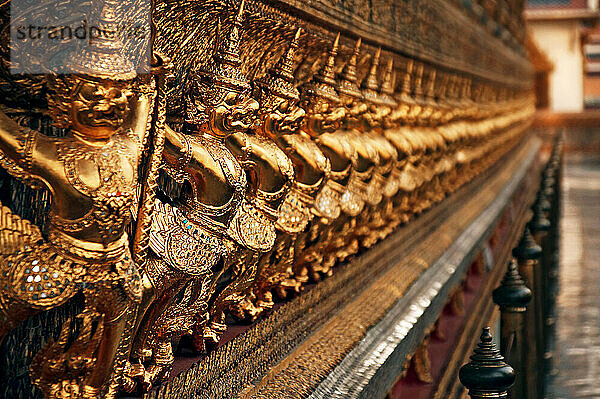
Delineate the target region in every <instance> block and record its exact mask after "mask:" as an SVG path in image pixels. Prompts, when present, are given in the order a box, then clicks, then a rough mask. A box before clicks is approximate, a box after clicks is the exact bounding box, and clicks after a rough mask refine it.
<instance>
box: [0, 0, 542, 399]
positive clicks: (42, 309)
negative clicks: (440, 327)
mask: <svg viewBox="0 0 600 399" xmlns="http://www.w3.org/2000/svg"><path fill="white" fill-rule="evenodd" d="M143 3H144V2H143V1H137V0H131V1H116V0H104V1H102V0H92V1H90V2H89V4H87V3H86V2H83V3H82V4H83V5H81V4H80V5H79V6H80V7H88V6H89V7H91V8H92V9H93V10H95V12H96V13H97V15H98V23H99V24H100V26H101V27H102V28H103V29H105V30H107V31H111V30H115V31H116V32H118V27H119V24H120V23H121V22H123V20H127V21H138V20H139V21H144V18H145V17H144V15H145V14H144V13H143V11H144V10H145V9H143V7H144V6H150V8H151V10H150V11H151V12H150V14H151V20H150V21H148V22H149V32H150V35H149V36H148V37H145V38H143V39H140V40H127V38H126V37H124V36H122V35H119V34H118V33H117V34H116V35H111V36H107V37H102V36H100V37H94V38H92V37H91V38H90V39H89V41H88V43H87V47H84V48H83V49H81V50H77V51H74V52H66V53H64V54H62V53H58V52H57V53H54V51H55V49H54V48H53V47H51V48H48V49H46V50H45V51H47V54H48V57H47V58H48V59H52V60H54V61H53V62H56V59H57V57H58V59H60V60H61V62H62V64H61V67H63V68H67V69H65V70H68V73H66V74H56V73H48V74H45V75H31V74H30V75H27V74H14V73H12V72H11V68H12V67H14V65H12V64H11V58H10V54H11V53H10V50H11V45H12V46H15V44H14V42H13V44H11V43H10V40H9V39H10V34H9V31H10V17H11V15H10V2H5V3H3V4H2V5H0V11H1V17H2V22H3V24H2V31H1V35H2V38H3V42H2V47H1V48H0V50H1V55H2V68H1V70H0V79H1V81H0V91H1V92H2V93H3V94H4V98H3V99H2V100H0V103H1V105H0V108H1V109H0V110H1V111H2V113H1V114H0V166H1V167H2V170H1V171H0V172H1V173H0V182H1V184H2V194H1V195H0V201H1V203H0V205H2V207H1V209H0V269H1V270H0V339H1V340H2V347H1V351H0V364H1V365H2V367H0V369H2V370H4V371H2V372H1V373H2V374H1V375H2V376H3V377H4V379H5V380H6V381H8V382H7V384H6V385H4V386H3V387H2V388H1V389H0V396H2V397H42V396H43V397H46V398H67V397H69V398H97V397H106V398H112V397H116V396H117V395H130V396H136V397H137V396H142V395H147V396H148V397H161V398H167V397H168V398H170V397H188V396H194V397H195V396H196V395H199V396H202V395H208V396H216V397H224V398H225V397H237V396H244V395H246V396H247V397H250V396H253V395H254V396H255V397H265V396H264V395H267V397H290V396H288V395H291V392H294V395H297V396H298V397H306V396H309V395H310V394H311V390H312V389H314V388H315V384H316V383H318V380H317V377H315V375H318V376H319V377H318V378H320V379H325V378H326V375H327V373H328V372H330V371H331V370H333V368H334V367H335V366H336V364H337V363H338V362H339V360H340V359H341V358H342V357H344V356H345V355H347V354H348V351H349V350H350V349H351V348H352V347H353V345H355V344H356V343H357V342H358V341H359V340H360V339H362V337H363V335H362V334H364V332H365V329H366V328H367V327H369V326H373V325H375V324H376V323H378V320H379V319H380V318H382V317H384V316H385V314H386V312H387V311H389V309H391V308H392V306H393V304H394V303H395V302H396V301H397V300H399V299H400V298H401V297H402V295H403V293H404V292H405V290H407V289H408V288H409V286H410V283H411V282H414V281H417V279H418V278H419V276H420V273H421V272H425V271H426V270H427V269H428V267H429V265H430V264H432V263H431V262H433V260H434V258H431V259H430V258H429V257H427V256H424V257H423V258H419V261H417V263H416V264H417V265H419V266H418V267H410V266H407V265H402V264H401V263H402V262H404V261H405V260H406V259H412V258H406V259H404V258H403V255H402V253H398V252H397V251H398V249H396V252H394V251H392V252H393V253H394V256H391V253H392V252H390V254H389V258H387V260H386V262H387V263H385V265H384V264H381V265H377V264H376V263H377V262H376V261H375V260H373V262H372V263H370V262H369V261H363V260H362V259H368V258H369V257H381V256H383V255H381V254H382V252H381V251H382V248H385V247H386V246H393V245H396V244H398V243H402V245H404V242H405V241H406V243H411V244H410V245H413V244H414V245H416V241H415V240H414V239H409V238H408V236H407V237H406V240H405V239H404V238H403V237H405V236H404V234H406V231H408V230H410V231H412V232H413V233H411V234H414V237H417V236H420V237H422V239H423V240H427V239H428V240H430V241H432V244H431V246H430V247H429V248H430V250H431V254H432V255H431V256H434V255H433V254H437V255H440V256H441V254H443V253H444V248H445V247H443V245H450V244H451V243H452V242H454V240H458V239H459V237H460V236H459V235H458V233H459V232H460V231H462V230H460V229H463V228H467V227H468V226H469V224H468V223H467V222H469V223H470V222H473V223H475V221H476V217H477V215H478V214H479V213H481V212H484V210H485V209H486V208H485V207H484V204H493V202H492V199H493V198H494V196H495V195H498V198H503V201H505V202H507V203H508V201H509V200H510V198H509V197H508V196H507V195H504V197H506V198H504V197H503V196H502V195H500V193H501V192H503V191H502V190H503V187H504V186H508V185H509V183H510V182H511V181H512V180H511V179H517V177H515V176H519V179H524V178H525V177H524V176H527V174H526V173H525V169H523V168H524V166H523V165H527V166H528V165H529V164H530V163H531V162H533V159H534V156H533V153H534V152H535V151H534V149H536V148H537V147H536V145H537V142H536V141H535V140H533V139H531V138H530V137H529V136H530V135H529V134H528V133H527V132H528V127H529V125H530V119H531V117H532V114H533V111H534V98H533V93H532V70H531V67H530V64H529V61H528V60H527V58H526V54H525V50H524V46H523V40H524V34H523V32H524V27H523V20H522V17H521V13H522V7H523V4H522V2H520V1H484V2H482V3H481V4H479V3H477V2H470V1H462V2H458V1H456V2H450V1H433V0H432V1H426V2H422V1H378V2H376V1H335V2H325V1H317V2H311V3H305V2H299V1H295V0H281V1H279V0H272V1H271V0H264V1H255V0H248V1H244V0H241V1H238V0H235V1H219V0H207V1H175V0H156V1H152V2H148V4H147V5H144V4H143ZM65 4H68V2H67V3H64V2H55V1H48V2H42V3H41V4H40V5H35V6H34V7H33V8H32V9H33V10H34V12H35V13H36V15H40V16H47V15H49V17H48V18H50V17H52V16H53V15H54V14H53V12H49V11H48V14H47V15H46V14H45V11H44V10H54V11H55V10H56V9H60V10H66V11H67V14H68V10H69V8H68V5H65ZM146 11H147V10H146ZM63 15H64V14H63ZM12 17H13V18H16V16H15V15H12ZM19 17H21V16H19ZM12 50H13V51H14V48H13V49H12ZM57 54H58V55H57ZM132 54H133V55H134V57H132ZM59 56H60V57H59ZM136 57H137V59H136ZM136 61H147V63H148V65H149V68H148V69H147V70H140V69H139V68H136V65H137V64H136ZM21 66H22V65H21ZM521 169H523V170H521ZM510 184H513V183H510ZM514 184H516V183H514ZM514 184H513V185H514ZM513 188H514V187H513ZM466 193H470V194H466ZM461 196H462V197H461ZM467 197H468V198H470V202H468V203H467V202H466V200H465V201H464V202H461V200H459V199H458V198H463V199H464V198H467ZM486 201H487V202H486ZM498 206H499V205H498ZM449 207H456V209H457V215H460V216H456V215H455V216H453V217H452V215H451V214H452V212H451V211H450V210H449V209H450V208H449ZM444 209H446V210H444ZM498 212H500V208H499V210H498ZM435 215H437V216H435ZM481 223H483V222H481ZM489 223H490V224H491V223H492V221H491V219H490V221H489ZM484 224H485V223H484ZM436 225H437V226H439V231H438V232H436V230H435V228H434V226H436ZM407 229H408V230H407ZM435 234H440V235H441V236H439V237H438V236H437V235H435ZM440 237H441V238H440ZM423 242H425V241H423ZM392 243H396V244H392ZM407 245H408V244H407ZM473 245H475V244H473ZM400 247H401V246H399V247H398V248H400ZM411 248H412V249H411ZM409 249H410V250H416V247H412V246H409V247H407V249H406V251H407V252H406V253H407V254H408V253H409V252H410V251H409ZM437 255H436V256H437ZM384 258H385V257H384ZM357 262H358V263H357ZM361 262H362V263H361ZM390 262H391V263H390ZM394 262H396V263H397V264H396V263H394ZM350 265H353V266H350ZM396 267H397V268H400V269H399V270H401V272H398V273H392V268H396ZM369 270H379V271H378V273H384V272H385V271H386V270H387V272H388V273H392V274H390V275H393V276H394V277H393V278H391V279H388V280H387V282H386V283H380V284H383V285H382V286H381V287H380V288H377V285H376V284H374V285H373V287H375V288H369V289H372V290H374V291H372V293H371V294H370V295H368V296H369V297H370V298H375V299H374V302H373V303H370V302H368V301H365V302H361V303H364V304H365V305H366V304H367V303H369V306H373V308H371V310H370V311H369V312H363V311H362V310H360V309H356V311H357V312H358V313H356V314H357V315H358V316H356V318H354V319H352V323H354V324H353V325H354V326H360V328H358V329H357V328H355V329H351V328H349V329H348V330H347V332H346V334H344V331H345V330H344V329H343V328H339V327H340V326H341V325H343V323H342V322H341V321H340V320H337V321H335V320H334V319H333V317H332V314H333V313H332V312H333V311H334V310H335V309H336V308H337V307H341V306H346V305H347V306H349V307H350V306H351V305H352V301H356V300H357V298H359V296H358V294H359V293H360V292H361V290H362V289H364V288H365V287H368V286H369V285H367V283H366V281H369V284H371V283H373V281H371V280H369V279H371V278H374V277H373V276H374V275H373V276H369ZM405 273H406V274H405ZM332 276H333V277H332ZM352 276H354V277H352ZM344 279H345V280H344ZM365 279H366V280H365ZM351 287H354V289H351ZM369 287H370V286H369ZM378 289H380V290H381V291H377V290H378ZM349 290H350V291H349ZM388 290H389V291H388ZM367 292H371V291H367ZM377 292H381V293H385V292H387V294H385V295H378V294H377ZM325 298H328V300H331V301H333V302H328V305H327V306H329V308H327V307H326V306H325V305H318V304H320V303H321V301H322V300H324V299H325ZM311 301H312V302H311ZM353 306H356V305H353ZM327 309H329V310H327ZM363 310H364V309H363ZM324 323H325V324H326V323H332V325H336V326H338V328H333V327H330V328H329V329H328V330H327V331H329V332H330V333H331V334H333V337H332V336H331V335H327V334H325V335H323V338H322V339H323V340H322V341H319V342H320V345H321V346H322V345H323V344H324V343H325V342H326V341H327V342H331V343H332V345H331V347H330V348H329V349H326V348H322V349H323V350H322V351H321V352H320V351H319V349H318V347H319V345H318V342H317V343H315V341H314V339H313V341H311V340H310V339H308V337H309V335H311V334H313V333H314V332H315V331H316V330H317V329H318V328H321V326H322V325H323V324H324ZM335 323H338V324H335ZM339 323H342V324H339ZM278 331H281V334H279V335H281V336H285V340H284V341H285V342H284V343H281V342H280V343H279V344H277V345H275V344H273V346H272V347H270V346H269V343H270V342H271V341H273V342H275V341H277V340H276V339H275V335H277V332H278ZM335 331H337V333H333V332H335ZM280 338H281V337H280ZM330 340H331V341H330ZM282 342H283V341H282ZM334 343H335V344H334ZM311 345H312V346H311ZM303 346H305V347H308V348H309V349H307V350H306V352H304V354H303V355H300V357H299V358H296V359H305V360H302V361H299V363H297V364H298V365H297V367H299V369H294V368H293V367H291V368H290V367H288V368H286V367H285V364H287V365H288V366H289V365H292V364H293V365H296V363H294V360H293V359H292V358H290V359H288V360H286V359H285V357H286V355H287V353H288V351H291V350H292V349H294V348H296V347H303ZM252 348H254V349H252ZM315 348H317V349H315ZM333 349H337V351H335V350H333ZM252 352H255V353H254V354H253V353H252ZM319 353H321V355H319ZM309 355H310V356H309ZM253 356H256V363H254V364H252V362H251V363H244V364H245V365H246V366H244V369H243V370H240V369H236V368H235V367H233V366H232V364H238V363H241V362H247V361H249V360H252V359H253ZM303 356H305V357H306V358H305V357H303ZM315 356H316V357H319V356H321V357H322V358H323V359H321V360H322V361H321V362H313V361H312V360H307V359H313V358H314V357H315ZM410 356H412V353H411V354H410ZM186 359H187V360H186ZM236 359H237V360H236ZM232 362H233V363H232ZM286 362H287V363H286ZM303 362H305V363H303ZM306 362H308V363H310V364H311V366H314V368H311V367H305V366H303V364H304V365H306V364H307V363H306ZM294 367H296V366H294ZM302 368H304V372H303V371H302V370H300V369H302ZM173 369H175V370H176V371H177V372H180V371H183V374H179V375H180V377H177V378H175V379H174V380H173V377H174V376H175V375H176V374H177V372H176V371H173ZM284 369H285V371H282V370H284ZM232 370H236V371H235V372H234V371H232ZM294 370H296V371H294ZM279 371H281V374H277V373H278V372H279ZM228 373H233V374H232V375H229V374H228ZM311 373H312V374H311ZM224 376H229V377H230V378H229V377H228V378H229V379H230V382H229V383H225V382H224ZM303 379H304V380H303ZM184 380H185V381H186V382H184ZM265 381H266V382H265ZM269 381H270V382H273V381H274V383H270V382H269ZM277 381H283V383H282V384H281V385H280V384H279V383H278V382H277ZM302 381H304V382H302ZM308 381H310V383H309V382H308ZM263 382H264V384H263ZM273 384H275V385H273ZM296 384H297V385H296ZM277 387H279V388H277ZM280 388H281V389H280ZM263 389H264V392H266V393H264V392H263ZM261 392H263V393H261ZM315 392H317V391H315ZM261 395H263V396H261ZM292 396H293V395H292Z"/></svg>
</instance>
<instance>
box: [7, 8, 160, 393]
mask: <svg viewBox="0 0 600 399" xmlns="http://www.w3.org/2000/svg"><path fill="white" fill-rule="evenodd" d="M115 7H116V4H115V3H114V2H112V1H106V2H105V3H104V5H103V7H102V9H101V16H100V21H99V24H100V26H101V27H103V28H104V29H107V30H110V29H113V28H114V24H115V22H116V21H114V19H112V18H113V16H114V14H113V12H114V9H115ZM121 46H122V43H120V41H119V40H118V39H117V38H116V37H113V38H112V40H94V39H92V40H90V43H89V47H88V48H87V49H86V50H85V51H83V52H80V53H78V54H77V55H73V54H71V55H68V56H67V58H66V59H65V61H66V62H68V63H69V66H70V67H71V68H73V70H76V71H79V72H80V74H79V75H67V76H52V75H51V76H49V77H48V79H49V83H48V86H49V88H50V89H51V93H50V94H49V101H48V103H49V105H50V107H51V111H50V115H51V116H52V118H53V121H54V123H56V124H57V125H58V126H61V127H63V128H68V129H69V133H68V135H67V136H66V137H64V138H50V137H48V136H45V135H43V134H41V133H39V132H34V131H31V130H29V131H26V132H24V131H23V128H21V127H20V126H18V125H17V124H16V123H15V122H14V121H13V120H11V119H10V118H9V117H7V116H6V115H5V114H1V115H0V118H1V119H2V128H1V129H0V131H1V133H0V135H1V139H0V149H1V152H2V154H1V155H0V156H1V157H2V159H3V166H5V167H6V166H8V165H7V162H10V163H13V164H14V166H15V169H14V170H18V172H19V173H16V174H15V175H16V177H17V178H24V180H25V181H26V182H29V181H32V179H33V180H34V181H36V182H41V183H42V184H44V185H45V186H46V187H48V188H49V189H50V190H51V192H52V195H53V202H52V209H51V213H50V224H49V228H48V236H47V239H43V238H42V237H41V236H40V235H39V232H38V231H37V230H36V228H34V227H33V226H32V225H30V224H29V223H28V222H27V221H25V220H20V218H19V217H18V216H17V215H14V214H11V213H10V212H9V211H8V210H7V209H6V208H3V210H4V214H5V216H6V217H7V219H4V220H6V222H7V223H5V224H4V225H3V226H2V231H3V234H5V233H6V232H7V231H9V230H12V232H11V238H12V239H11V240H9V241H4V245H3V248H2V250H1V251H0V252H1V253H2V257H1V258H0V265H1V267H2V269H3V270H2V276H3V277H2V280H3V282H2V287H3V289H2V292H1V296H2V306H1V309H0V310H1V313H2V318H3V323H2V325H3V331H2V338H4V336H5V334H6V333H7V332H8V331H9V330H10V329H12V328H14V327H15V326H16V325H17V324H19V323H20V322H21V321H23V320H24V319H26V318H28V317H30V316H32V315H33V314H36V313H38V312H40V311H44V310H48V309H50V308H54V307H56V306H59V305H60V304H62V303H65V302H66V301H67V300H69V299H70V298H71V297H73V296H74V295H75V294H76V293H77V292H82V293H83V295H84V297H85V310H84V311H83V313H81V314H80V315H79V316H77V317H78V318H79V319H81V320H82V323H83V327H82V329H81V330H80V331H79V334H78V335H77V336H76V337H75V338H74V342H73V343H71V342H69V337H67V336H65V334H67V331H68V327H67V325H66V324H68V323H66V324H65V325H64V326H63V332H62V333H61V336H60V338H59V340H57V341H56V342H54V341H51V342H49V343H48V344H47V345H46V346H45V347H43V348H42V350H41V351H40V352H39V353H37V355H36V356H35V359H34V362H33V363H32V365H31V375H32V380H33V382H34V383H35V384H36V385H38V387H39V388H40V390H41V391H42V392H44V394H45V396H46V397H50V398H52V397H98V396H100V395H103V394H107V395H110V392H109V393H107V387H108V381H109V378H110V376H111V374H112V370H113V363H116V362H117V361H118V355H119V352H118V347H119V343H120V341H121V339H122V338H123V335H124V334H126V325H127V321H128V317H129V310H130V309H135V307H136V306H137V303H138V302H139V300H140V295H141V286H140V276H139V273H138V268H137V266H136V265H135V264H134V263H133V260H132V257H131V254H130V251H129V246H128V240H127V234H126V233H125V229H126V227H127V224H128V223H129V213H130V210H131V207H132V204H133V201H134V196H135V191H136V183H137V167H138V161H139V159H140V155H141V151H142V140H143V136H144V134H145V131H146V126H147V121H148V119H149V113H150V109H151V102H152V98H151V96H149V95H148V94H147V93H146V94H144V93H139V92H138V93H135V94H134V91H135V86H136V84H135V83H134V81H133V79H135V77H136V74H135V71H134V69H133V66H132V65H131V64H130V63H129V62H128V61H126V60H125V59H124V58H122V57H121V56H120V55H119V50H120V49H121ZM126 121H127V122H126ZM24 133H26V137H27V139H26V140H22V137H23V134H24ZM7 229H8V230H7ZM32 239H35V240H36V241H35V242H32V241H31V240H32ZM12 240H17V241H13V243H15V242H18V241H21V242H22V243H24V244H22V245H18V246H17V247H15V246H14V244H13V245H11V244H10V242H11V241H12ZM93 326H95V327H93Z"/></svg>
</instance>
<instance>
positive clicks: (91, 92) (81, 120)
mask: <svg viewBox="0 0 600 399" xmlns="http://www.w3.org/2000/svg"><path fill="white" fill-rule="evenodd" d="M131 94H132V93H131V92H130V91H129V90H126V89H124V88H122V87H120V86H119V84H118V83H116V82H112V81H91V80H90V81H87V80H84V81H82V82H81V83H79V84H78V85H77V86H76V89H75V92H74V93H73V99H72V103H71V118H72V121H73V130H75V131H76V132H78V133H80V134H82V135H85V136H88V137H90V138H93V139H108V138H110V137H111V136H112V135H113V134H115V133H116V132H117V131H119V129H121V127H122V126H123V121H124V120H125V119H126V118H127V115H128V114H129V100H128V97H129V96H131Z"/></svg>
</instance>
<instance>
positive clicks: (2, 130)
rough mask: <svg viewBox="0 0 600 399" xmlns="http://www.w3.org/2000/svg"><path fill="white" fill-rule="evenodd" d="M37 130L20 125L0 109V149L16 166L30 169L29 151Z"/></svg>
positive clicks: (31, 148) (30, 151)
mask: <svg viewBox="0 0 600 399" xmlns="http://www.w3.org/2000/svg"><path fill="white" fill-rule="evenodd" d="M37 134H38V133H37V132H35V131H34V130H31V129H26V128H24V127H21V126H19V125H18V124H17V122H15V121H14V120H12V119H11V118H10V117H9V116H8V115H6V114H5V113H4V112H2V111H0V151H1V152H2V155H4V157H6V158H8V159H9V160H10V161H12V162H14V163H15V164H16V165H17V166H19V167H21V168H23V169H25V170H30V169H31V159H28V158H31V155H32V154H31V153H32V151H33V145H34V144H35V141H36V139H37Z"/></svg>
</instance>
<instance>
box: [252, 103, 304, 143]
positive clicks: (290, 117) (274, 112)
mask: <svg viewBox="0 0 600 399" xmlns="http://www.w3.org/2000/svg"><path fill="white" fill-rule="evenodd" d="M305 115H306V113H305V112H304V109H302V108H300V107H299V106H298V105H296V104H294V103H292V102H291V101H290V100H287V99H279V100H276V101H275V102H274V106H273V107H272V109H270V110H267V112H265V113H264V114H263V116H262V120H263V128H264V130H265V132H266V133H267V134H268V135H270V136H278V135H283V134H291V133H294V132H296V131H297V130H298V129H300V127H301V126H302V123H303V122H304V117H305Z"/></svg>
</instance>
